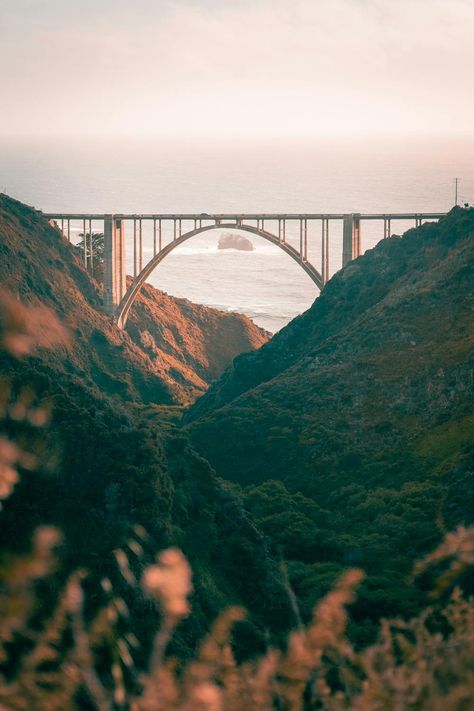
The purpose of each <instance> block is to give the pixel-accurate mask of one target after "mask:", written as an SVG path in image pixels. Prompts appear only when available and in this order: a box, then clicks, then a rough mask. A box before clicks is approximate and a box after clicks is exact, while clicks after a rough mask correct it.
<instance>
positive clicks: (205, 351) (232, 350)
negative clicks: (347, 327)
mask: <svg viewBox="0 0 474 711" xmlns="http://www.w3.org/2000/svg"><path fill="white" fill-rule="evenodd" d="M0 280H1V283H2V285H3V286H4V287H5V288H7V289H9V290H10V291H12V292H13V293H16V294H18V296H19V298H20V299H22V300H24V301H41V302H42V303H44V304H45V305H47V306H50V307H51V308H53V310H54V311H56V313H57V314H58V315H59V317H60V318H61V320H62V321H63V322H65V323H66V324H67V325H68V326H69V328H70V329H71V331H72V333H73V335H74V337H75V345H74V348H73V349H72V350H71V352H70V353H69V356H68V367H69V368H70V369H72V370H74V371H75V372H77V373H78V375H80V377H81V378H83V379H85V380H87V381H88V382H89V384H90V385H91V386H92V385H93V386H95V387H97V388H99V389H100V390H103V391H105V392H107V393H110V394H119V395H120V396H121V397H123V398H129V399H131V400H135V399H136V400H142V401H145V402H157V403H168V404H172V403H189V402H190V401H192V400H193V399H194V398H195V397H196V396H197V395H201V394H202V393H203V392H204V391H205V390H206V388H207V386H208V384H209V382H211V381H212V380H214V379H215V378H216V377H217V376H218V375H219V374H220V373H221V372H222V370H223V369H224V368H225V367H226V365H228V363H229V362H230V361H231V360H232V358H233V357H234V356H236V355H237V354H238V353H240V352H242V351H248V350H251V349H252V348H256V347H258V346H260V345H261V344H262V343H264V342H265V341H266V340H267V338H268V334H266V332H265V331H263V330H262V329H259V328H258V327H257V326H255V325H254V324H253V323H252V322H251V321H250V320H249V319H248V318H246V317H245V316H240V315H239V314H228V313H222V312H220V311H217V310H216V309H206V308H205V307H203V306H197V305H194V304H192V303H191V302H189V301H186V300H185V299H173V298H172V297H170V296H167V295H165V294H162V293H160V292H158V291H157V290H156V289H153V287H151V286H148V285H147V286H145V288H144V290H143V292H142V293H141V294H140V295H139V297H138V299H137V302H136V304H135V305H134V307H133V309H132V312H131V316H130V319H129V322H128V325H127V331H128V332H124V331H121V330H119V329H118V328H117V327H116V326H115V324H113V323H112V322H111V320H110V318H108V317H107V316H106V315H105V314H104V313H103V312H102V310H101V293H100V288H99V286H98V284H96V282H95V281H94V280H93V279H91V278H90V276H89V275H88V273H87V272H86V271H85V270H84V268H83V266H82V264H81V263H80V261H79V260H77V258H76V257H75V255H74V249H73V248H72V247H71V245H69V244H68V243H67V241H66V240H65V239H64V238H62V237H61V235H60V234H59V233H58V231H57V230H56V229H54V228H53V227H51V226H50V225H49V224H48V223H47V221H46V220H45V219H43V218H42V217H41V216H40V215H38V214H37V213H36V212H35V211H34V210H32V209H30V208H28V207H26V206H25V205H22V204H21V203H19V202H17V201H15V200H12V199H11V198H8V197H7V196H5V195H1V196H0ZM141 319H143V321H141ZM129 334H130V335H129ZM45 357H51V358H52V359H55V360H56V367H58V368H64V363H62V361H61V359H58V358H57V356H56V355H55V354H51V355H48V356H46V354H45Z"/></svg>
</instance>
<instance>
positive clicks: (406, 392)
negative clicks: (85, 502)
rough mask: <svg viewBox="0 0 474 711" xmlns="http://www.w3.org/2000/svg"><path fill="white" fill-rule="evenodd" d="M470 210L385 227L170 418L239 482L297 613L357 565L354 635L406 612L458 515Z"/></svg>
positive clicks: (465, 416)
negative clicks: (416, 572) (412, 576)
mask: <svg viewBox="0 0 474 711" xmlns="http://www.w3.org/2000/svg"><path fill="white" fill-rule="evenodd" d="M473 396H474V210H472V209H471V210H461V209H455V210H453V211H452V212H451V213H450V214H449V215H448V216H447V217H446V218H445V219H443V220H442V221H441V222H440V223H439V224H433V223H432V224H425V225H423V226H422V227H420V228H418V229H413V230H409V231H408V232H407V233H406V234H405V235H404V236H403V237H402V238H399V237H392V238H391V239H388V240H386V241H384V242H382V243H380V244H379V245H378V246H377V247H376V248H375V249H373V250H371V251H369V252H367V253H366V254H365V255H364V256H363V257H361V258H360V259H358V260H357V261H355V262H352V263H350V264H349V265H348V266H347V267H346V268H345V269H344V270H342V271H341V272H339V273H338V274H337V275H335V276H334V277H333V279H332V280H331V281H330V282H329V284H328V285H327V287H326V288H325V289H324V291H323V292H322V294H321V296H320V297H319V298H318V299H317V300H316V301H315V303H314V304H313V306H312V307H311V308H310V309H309V310H308V311H307V312H306V313H305V314H303V315H302V316H300V317H299V318H297V319H295V320H294V321H293V322H291V323H290V324H289V325H288V326H287V327H286V328H284V329H283V330H282V331H281V332H280V333H278V334H277V335H276V336H275V337H274V338H272V340H271V341H270V342H269V343H268V344H266V345H265V346H263V348H261V349H260V350H259V351H258V352H255V353H250V354H247V355H242V356H239V357H237V358H236V359H235V361H234V362H233V364H232V365H231V366H230V368H229V369H228V370H227V371H226V372H225V373H224V375H223V376H222V378H221V379H220V380H219V381H218V382H217V383H216V384H215V385H214V386H212V387H211V388H210V389H209V391H208V392H207V393H206V394H205V395H204V396H203V397H202V398H201V399H200V400H198V401H197V402H196V404H195V405H194V406H193V407H192V408H191V409H190V411H189V412H188V414H187V416H186V422H187V423H188V431H189V432H190V434H191V437H192V440H193V442H194V445H195V446H196V448H197V449H198V451H200V452H201V454H202V455H203V456H205V457H206V458H207V459H208V461H209V462H210V463H211V465H212V466H213V467H214V468H215V470H216V472H217V474H218V475H219V476H222V477H225V478H227V479H230V480H232V481H234V482H236V483H237V484H238V485H240V486H241V487H243V496H244V498H245V501H246V506H247V509H248V510H249V511H250V512H252V514H253V515H254V516H255V518H256V520H257V521H258V523H259V525H260V527H261V528H262V530H263V531H265V532H266V534H267V535H268V536H269V538H270V540H271V541H272V542H273V546H274V550H275V551H280V553H281V554H282V555H283V556H284V557H285V558H286V559H287V560H288V561H289V562H290V567H289V571H290V579H291V582H292V585H293V587H294V589H295V591H296V592H297V594H298V596H299V598H300V600H301V601H302V605H303V609H304V611H305V613H306V614H309V610H310V607H311V605H312V603H313V602H314V599H315V598H316V597H317V596H318V595H319V594H321V592H323V591H324V590H325V589H327V587H328V585H329V584H330V582H331V581H332V580H333V579H334V576H335V575H336V574H337V573H338V572H339V571H340V570H341V569H342V568H344V567H345V566H347V565H358V566H361V567H363V568H364V569H366V570H367V571H368V572H369V573H371V574H372V578H371V583H370V586H369V584H367V586H366V588H365V590H364V595H363V596H362V598H361V599H360V600H359V602H358V604H357V606H356V608H355V611H354V622H355V623H356V624H357V625H358V635H359V640H360V641H364V640H365V639H368V638H370V635H371V630H372V629H373V624H374V621H375V620H376V619H377V618H378V617H379V616H380V615H393V614H397V613H399V612H400V613H403V614H406V615H408V614H412V613H413V612H414V611H416V610H417V609H418V606H419V605H420V604H422V600H423V594H422V591H417V590H414V589H409V587H408V585H407V577H406V576H407V574H408V573H409V571H410V566H411V564H412V561H413V560H415V559H416V558H417V557H419V556H420V555H422V554H423V553H424V552H425V551H426V550H427V549H429V548H430V547H432V546H433V545H435V544H436V543H437V542H438V540H439V538H440V536H441V534H442V533H443V531H444V530H446V529H448V530H449V529H451V528H453V527H454V526H455V525H456V524H458V523H462V522H465V523H468V522H472V520H473V519H474V498H473V497H474V437H473V432H474V397H473Z"/></svg>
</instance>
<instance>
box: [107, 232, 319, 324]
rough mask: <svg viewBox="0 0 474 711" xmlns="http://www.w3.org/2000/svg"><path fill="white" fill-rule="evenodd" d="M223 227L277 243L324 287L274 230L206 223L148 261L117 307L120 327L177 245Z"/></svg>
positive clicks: (309, 263) (313, 269)
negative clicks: (144, 288) (150, 277)
mask: <svg viewBox="0 0 474 711" xmlns="http://www.w3.org/2000/svg"><path fill="white" fill-rule="evenodd" d="M222 229H226V230H238V231H243V232H250V233H251V234H254V235H257V236H258V237H263V238H264V239H266V240H267V241H268V242H271V243H272V244H275V245H276V246H277V247H280V249H282V250H283V251H284V252H286V254H288V255H289V256H290V257H291V258H292V259H294V260H295V262H297V263H298V264H299V266H300V267H302V268H303V269H304V271H305V272H306V273H307V274H308V276H309V277H310V279H312V281H313V282H314V283H315V284H316V286H317V287H318V289H322V288H323V285H324V284H323V278H322V276H321V274H320V273H319V271H318V270H317V269H316V268H315V267H314V266H313V265H312V264H311V262H308V261H307V260H306V259H303V258H302V255H301V254H300V253H299V252H298V250H297V249H295V248H294V247H293V246H292V245H291V244H288V242H285V241H281V240H280V239H279V238H278V237H277V235H275V234H273V233H272V232H268V231H267V230H263V229H261V228H258V227H253V226H252V225H244V224H236V223H235V222H231V223H217V224H213V225H204V226H201V227H197V228H196V229H194V230H190V231H189V232H186V233H185V234H183V235H181V236H180V237H177V238H176V239H175V240H173V241H172V242H169V243H168V244H167V245H165V246H164V247H163V248H162V249H161V251H160V252H158V253H157V254H156V255H155V256H154V257H153V258H152V259H151V260H150V261H149V262H148V264H146V265H145V267H144V268H143V269H142V271H141V272H140V273H139V274H137V276H136V277H135V278H134V280H133V282H132V283H131V285H130V287H129V288H128V289H127V291H126V293H125V294H124V296H123V298H122V300H121V302H120V304H119V305H118V307H117V310H116V314H115V319H116V321H117V324H118V326H119V327H120V328H124V327H125V324H126V323H127V318H128V314H129V312H130V309H131V307H132V306H133V303H134V301H135V299H136V298H137V296H138V294H139V292H140V289H141V288H142V286H143V284H144V283H145V281H146V280H147V279H148V277H149V276H150V274H151V273H152V272H153V271H154V270H155V269H156V267H157V266H158V265H159V263H160V262H162V261H163V259H165V257H167V256H168V255H169V254H170V253H171V252H172V251H173V250H174V249H175V248H176V247H178V246H179V245H181V244H183V242H186V241H187V240H188V239H191V237H195V236H196V235H198V234H202V233H203V232H209V231H210V230H222Z"/></svg>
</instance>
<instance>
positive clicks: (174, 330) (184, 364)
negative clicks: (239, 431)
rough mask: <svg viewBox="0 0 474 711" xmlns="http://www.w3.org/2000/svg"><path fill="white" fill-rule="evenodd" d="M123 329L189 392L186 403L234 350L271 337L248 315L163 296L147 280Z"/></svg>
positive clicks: (219, 370) (201, 390)
mask: <svg viewBox="0 0 474 711" xmlns="http://www.w3.org/2000/svg"><path fill="white" fill-rule="evenodd" d="M126 330H127V333H128V334H129V336H130V338H131V339H132V340H133V341H134V343H135V344H136V345H138V346H139V347H140V349H141V350H142V351H144V352H145V353H146V354H147V355H148V356H149V358H150V360H151V361H152V362H153V363H154V364H159V367H160V369H161V370H162V371H165V372H166V375H167V377H168V378H170V379H171V380H173V381H174V382H175V383H176V384H178V385H179V386H180V387H181V388H182V389H184V390H186V391H187V392H188V394H187V397H186V399H187V400H188V401H189V400H190V399H195V397H197V396H199V395H201V394H203V393H204V392H205V391H206V390H207V388H208V386H209V383H211V382H213V381H214V380H216V379H217V378H218V377H219V376H220V375H221V374H222V373H223V371H224V370H225V368H226V367H227V366H228V365H229V363H231V362H232V359H233V358H234V357H235V356H236V355H237V354H239V353H243V352H245V351H250V350H254V349H256V348H259V347H260V346H262V345H263V344H264V343H266V341H267V340H268V338H269V337H270V334H269V333H267V332H266V331H264V330H263V329H261V328H259V327H258V326H256V325H255V324H254V323H253V322H252V321H251V320H250V319H249V318H248V317H247V316H242V315H240V314H236V313H224V312H222V311H218V310H217V309H213V308H210V307H207V306H201V305H199V304H193V303H192V302H191V301H188V300H187V299H180V298H177V297H172V296H168V295H167V294H165V293H163V292H161V291H158V290H157V289H155V288H154V287H153V286H151V285H150V284H145V285H144V287H143V288H142V291H141V293H140V294H139V295H138V298H137V300H136V302H135V304H134V307H133V309H132V312H131V314H130V317H129V319H128V321H127V326H126Z"/></svg>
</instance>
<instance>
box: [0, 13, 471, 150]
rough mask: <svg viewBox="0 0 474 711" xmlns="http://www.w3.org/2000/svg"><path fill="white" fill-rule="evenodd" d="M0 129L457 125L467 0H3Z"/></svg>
mask: <svg viewBox="0 0 474 711" xmlns="http://www.w3.org/2000/svg"><path fill="white" fill-rule="evenodd" d="M0 62H1V64H0V66H1V71H0V97H1V104H0V135H2V136H4V137H5V136H9V135H15V134H20V135H25V134H33V135H38V134H40V135H45V134H46V135H62V134H65V135H76V134H86V135H95V134H99V135H105V134H132V135H140V136H141V135H148V134H156V135H168V134H169V135H178V136H192V135H195V134H198V135H200V134H211V135H224V136H225V135H228V134H229V135H235V134H243V135H252V134H256V135H264V136H266V135H306V134H315V135H321V134H325V133H328V134H329V133H335V134H349V135H351V134H360V133H367V132H369V133H374V132H377V133H382V134H393V133H405V132H410V133H423V134H426V133H447V134H450V133H454V134H460V133H463V132H470V131H472V130H473V127H474V0H128V1H125V0H0Z"/></svg>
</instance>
